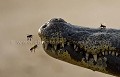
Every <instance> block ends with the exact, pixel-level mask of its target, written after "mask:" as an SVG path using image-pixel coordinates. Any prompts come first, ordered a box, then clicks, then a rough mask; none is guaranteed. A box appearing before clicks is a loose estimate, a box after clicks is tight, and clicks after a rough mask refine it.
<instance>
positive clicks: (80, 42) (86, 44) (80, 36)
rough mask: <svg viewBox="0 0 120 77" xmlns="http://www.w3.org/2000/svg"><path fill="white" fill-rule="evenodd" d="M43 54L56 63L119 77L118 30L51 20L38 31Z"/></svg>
mask: <svg viewBox="0 0 120 77" xmlns="http://www.w3.org/2000/svg"><path fill="white" fill-rule="evenodd" d="M38 35H39V37H40V38H41V41H42V46H43V49H44V51H45V52H46V53H47V54H48V55H50V56H52V57H54V58H56V59H59V60H62V61H66V62H68V63H71V64H74V65H78V66H81V67H84V68H88V69H91V70H93V71H99V72H103V73H107V74H110V75H114V76H118V77H120V30H117V29H110V28H109V29H108V28H96V29H94V28H88V27H82V26H75V25H72V24H70V23H68V22H66V21H65V20H63V19H62V18H53V19H51V20H49V21H48V22H47V23H45V24H44V25H42V26H41V27H40V28H39V31H38Z"/></svg>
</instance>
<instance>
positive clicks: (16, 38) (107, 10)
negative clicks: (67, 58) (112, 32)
mask: <svg viewBox="0 0 120 77" xmlns="http://www.w3.org/2000/svg"><path fill="white" fill-rule="evenodd" d="M119 3H120V1H119V0H66V1H65V0H49V1H48V0H34V1H33V0H0V35H1V37H0V49H1V50H0V77H96V76H97V77H114V76H111V75H107V74H104V73H100V72H94V71H91V70H89V69H85V68H82V67H78V66H75V65H72V64H69V63H66V62H63V61H59V60H56V59H54V58H52V57H50V56H48V55H47V54H46V53H45V52H44V51H43V49H42V47H41V44H40V45H39V47H38V48H37V49H36V52H35V53H34V52H32V53H31V52H30V51H29V49H30V48H31V47H32V46H33V45H34V44H35V43H36V42H38V43H40V38H39V37H38V35H37V31H38V28H39V27H40V26H41V25H42V24H44V23H45V22H47V21H48V20H49V19H51V18H54V17H61V18H63V19H65V20H66V21H67V22H69V23H71V24H74V25H80V26H87V27H94V28H98V27H99V26H100V24H101V23H102V24H104V25H106V26H107V28H116V29H120V9H119V8H120V5H119ZM27 34H33V39H32V41H31V42H30V41H27V40H26V35H27Z"/></svg>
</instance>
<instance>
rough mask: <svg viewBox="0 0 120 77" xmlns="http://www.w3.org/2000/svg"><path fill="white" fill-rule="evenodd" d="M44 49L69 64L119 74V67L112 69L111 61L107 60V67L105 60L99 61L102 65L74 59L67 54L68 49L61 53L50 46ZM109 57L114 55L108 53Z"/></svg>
mask: <svg viewBox="0 0 120 77" xmlns="http://www.w3.org/2000/svg"><path fill="white" fill-rule="evenodd" d="M44 50H45V52H46V53H47V54H48V55H50V56H52V57H54V58H56V59H59V60H62V61H65V62H68V63H70V64H74V65H78V66H81V67H84V68H88V69H91V70H93V71H99V72H103V73H107V74H111V75H117V76H120V74H119V72H120V69H117V71H116V70H112V69H113V68H114V66H113V64H114V63H113V62H112V61H110V62H109V67H108V66H107V64H108V63H106V62H102V63H101V64H105V65H104V66H103V65H97V64H93V63H90V62H89V61H84V60H75V59H74V58H73V57H71V55H70V54H69V52H68V51H64V52H63V53H62V54H60V53H58V52H59V51H60V50H54V49H52V48H50V49H47V50H46V49H44ZM62 51H63V50H62ZM111 57H112V59H113V58H114V56H111V55H110V58H111ZM104 58H107V59H108V58H109V56H104ZM110 58H109V60H111V59H110ZM117 61H118V62H120V60H118V59H117ZM111 62H112V63H111ZM110 65H111V66H110ZM111 67H112V68H111ZM116 67H117V66H116ZM118 68H120V65H118Z"/></svg>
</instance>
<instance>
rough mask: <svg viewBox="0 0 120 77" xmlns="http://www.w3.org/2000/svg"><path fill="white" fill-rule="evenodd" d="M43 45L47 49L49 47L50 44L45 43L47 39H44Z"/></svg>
mask: <svg viewBox="0 0 120 77" xmlns="http://www.w3.org/2000/svg"><path fill="white" fill-rule="evenodd" d="M42 45H43V46H44V48H45V50H46V49H47V47H48V44H47V43H45V41H42Z"/></svg>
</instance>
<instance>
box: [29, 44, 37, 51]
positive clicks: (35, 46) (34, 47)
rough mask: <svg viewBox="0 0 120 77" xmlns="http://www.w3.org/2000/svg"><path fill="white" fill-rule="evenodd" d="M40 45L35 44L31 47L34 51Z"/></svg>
mask: <svg viewBox="0 0 120 77" xmlns="http://www.w3.org/2000/svg"><path fill="white" fill-rule="evenodd" d="M37 47H38V45H34V46H33V47H31V48H30V51H31V52H32V51H34V52H35V49H36V48H37Z"/></svg>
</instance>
